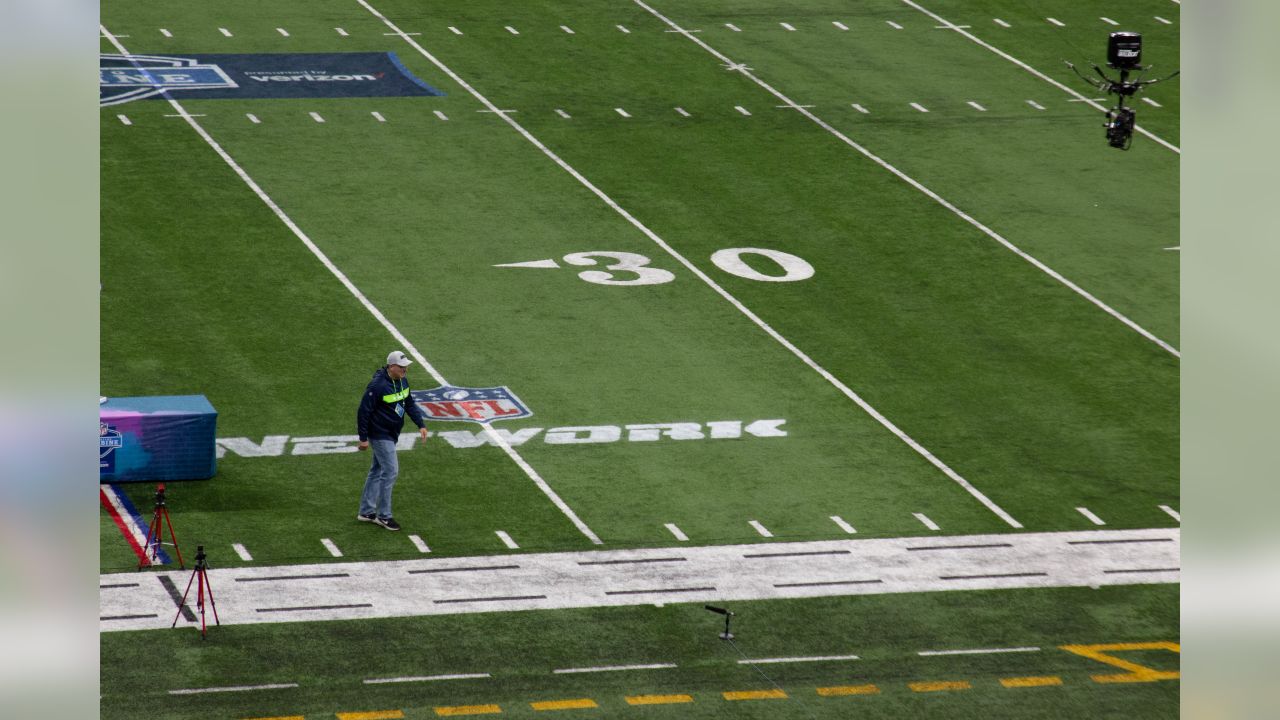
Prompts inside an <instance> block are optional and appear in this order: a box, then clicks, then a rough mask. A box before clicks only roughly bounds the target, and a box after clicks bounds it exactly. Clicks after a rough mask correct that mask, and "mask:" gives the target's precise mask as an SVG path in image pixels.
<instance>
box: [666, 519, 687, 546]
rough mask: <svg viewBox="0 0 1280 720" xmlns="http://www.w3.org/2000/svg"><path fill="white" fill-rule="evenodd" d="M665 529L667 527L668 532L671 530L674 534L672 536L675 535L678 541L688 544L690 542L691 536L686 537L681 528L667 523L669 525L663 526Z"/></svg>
mask: <svg viewBox="0 0 1280 720" xmlns="http://www.w3.org/2000/svg"><path fill="white" fill-rule="evenodd" d="M663 527H665V528H666V529H667V530H669V531H670V532H671V534H672V535H674V536H675V537H676V539H677V540H679V541H680V542H688V541H689V536H688V535H685V534H684V532H683V531H682V530H681V529H680V528H678V527H676V525H675V523H667V524H665V525H663Z"/></svg>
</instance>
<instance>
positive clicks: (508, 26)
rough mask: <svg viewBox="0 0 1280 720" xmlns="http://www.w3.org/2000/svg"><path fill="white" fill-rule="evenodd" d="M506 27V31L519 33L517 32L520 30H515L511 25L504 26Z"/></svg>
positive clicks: (514, 33)
mask: <svg viewBox="0 0 1280 720" xmlns="http://www.w3.org/2000/svg"><path fill="white" fill-rule="evenodd" d="M506 28H507V32H509V33H511V34H512V35H519V34H520V31H519V30H517V29H515V28H513V27H511V26H510V25H507V26H506Z"/></svg>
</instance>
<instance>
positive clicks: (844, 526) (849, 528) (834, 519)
mask: <svg viewBox="0 0 1280 720" xmlns="http://www.w3.org/2000/svg"><path fill="white" fill-rule="evenodd" d="M831 522H833V523H835V524H836V526H837V527H839V528H840V529H841V530H843V531H845V532H847V533H849V534H850V535H853V534H855V533H857V532H858V531H857V530H854V529H853V526H852V525H850V524H849V523H847V522H845V521H844V518H842V517H840V516H839V515H832V516H831Z"/></svg>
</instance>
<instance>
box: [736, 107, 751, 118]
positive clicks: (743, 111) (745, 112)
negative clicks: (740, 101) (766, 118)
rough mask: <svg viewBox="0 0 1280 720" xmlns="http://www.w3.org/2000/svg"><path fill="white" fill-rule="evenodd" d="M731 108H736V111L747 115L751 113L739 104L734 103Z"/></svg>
mask: <svg viewBox="0 0 1280 720" xmlns="http://www.w3.org/2000/svg"><path fill="white" fill-rule="evenodd" d="M733 109H734V110H737V111H738V112H740V113H742V114H743V115H748V116H749V115H751V113H750V112H749V111H748V110H747V109H746V108H744V107H742V106H741V105H734V106H733Z"/></svg>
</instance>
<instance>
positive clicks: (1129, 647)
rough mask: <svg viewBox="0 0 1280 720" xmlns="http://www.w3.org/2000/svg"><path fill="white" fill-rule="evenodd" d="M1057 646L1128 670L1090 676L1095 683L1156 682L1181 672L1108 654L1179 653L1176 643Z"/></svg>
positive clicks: (1179, 649) (1169, 678)
mask: <svg viewBox="0 0 1280 720" xmlns="http://www.w3.org/2000/svg"><path fill="white" fill-rule="evenodd" d="M1059 647H1061V648H1062V649H1063V650H1066V651H1067V652H1071V653H1075V654H1076V655H1082V656H1084V657H1087V658H1089V659H1091V660H1097V661H1098V662H1100V663H1106V664H1107V665H1111V666H1114V667H1118V668H1120V669H1122V670H1128V671H1129V672H1127V673H1119V674H1116V675H1092V676H1090V677H1092V678H1093V681H1094V682H1096V683H1128V682H1156V681H1158V680H1177V679H1179V678H1181V677H1182V673H1181V672H1179V671H1177V670H1156V669H1155V668H1149V667H1147V666H1145V665H1139V664H1138V663H1135V662H1130V661H1128V660H1123V659H1121V658H1118V657H1112V656H1111V655H1109V654H1108V653H1114V652H1127V651H1134V650H1168V651H1169V652H1174V653H1179V654H1181V653H1182V646H1181V645H1179V644H1178V643H1173V642H1142V643H1111V644H1107V645H1060V646H1059Z"/></svg>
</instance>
